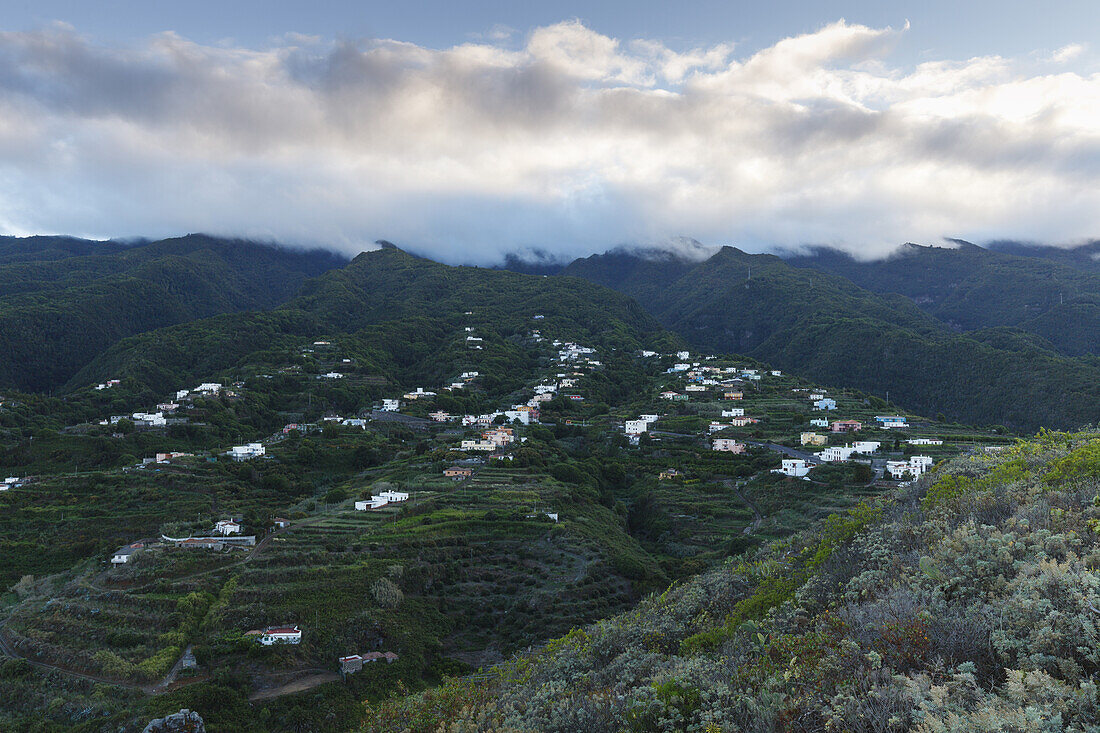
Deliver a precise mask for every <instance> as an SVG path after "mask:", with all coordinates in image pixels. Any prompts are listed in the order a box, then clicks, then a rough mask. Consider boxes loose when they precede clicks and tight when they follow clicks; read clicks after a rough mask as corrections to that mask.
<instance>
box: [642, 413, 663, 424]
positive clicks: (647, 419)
mask: <svg viewBox="0 0 1100 733" xmlns="http://www.w3.org/2000/svg"><path fill="white" fill-rule="evenodd" d="M638 419H639V420H642V421H643V422H646V423H651V422H657V420H659V419H660V415H652V414H650V415H638Z"/></svg>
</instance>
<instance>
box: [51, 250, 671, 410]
mask: <svg viewBox="0 0 1100 733" xmlns="http://www.w3.org/2000/svg"><path fill="white" fill-rule="evenodd" d="M467 328H468V329H470V331H465V330H464V329H467ZM537 329H542V330H544V331H546V332H547V333H550V332H554V333H560V334H567V335H568V338H571V339H574V340H578V341H585V342H586V343H588V342H590V343H592V344H594V345H597V346H600V347H601V348H604V349H637V348H639V347H641V346H642V345H643V344H649V345H653V344H663V345H667V346H674V345H675V344H676V340H675V339H674V338H673V337H671V336H670V335H669V334H668V333H667V332H665V331H664V329H663V328H661V326H660V324H658V323H657V321H656V320H655V319H654V318H653V317H652V316H651V315H649V314H648V313H647V312H646V311H645V310H644V309H643V308H642V307H641V306H640V305H638V304H637V303H636V302H635V301H633V300H631V299H630V298H628V297H625V296H623V295H621V294H619V293H617V292H615V291H613V290H611V289H609V288H604V287H601V286H599V285H595V284H593V283H590V282H588V281H586V280H583V279H580V278H571V277H541V276H536V275H523V274H518V273H514V272H507V271H503V270H492V269H483V268H478V267H452V266H448V265H443V264H440V263H437V262H433V261H431V260H426V259H422V258H419V257H416V256H413V255H411V254H408V253H406V252H403V251H401V250H399V249H397V248H395V247H383V248H382V249H379V250H375V251H372V252H364V253H362V254H360V255H359V256H357V257H356V258H355V259H354V260H352V261H351V262H350V263H348V264H347V265H346V266H345V267H342V268H338V269H334V270H331V271H329V272H326V273H325V274H323V275H321V276H319V277H317V278H313V279H311V280H308V281H306V282H305V284H304V285H303V286H302V289H301V291H300V293H299V294H298V295H297V296H296V297H294V298H292V299H290V300H289V301H287V302H286V303H284V304H283V305H281V306H279V307H278V308H275V309H273V310H270V311H249V312H245V313H234V314H225V315H220V316H215V317H212V318H208V319H199V320H194V321H191V322H188V323H185V324H180V325H177V326H172V327H167V328H162V329H157V330H154V331H150V332H148V333H144V334H141V335H138V336H134V337H131V338H128V339H124V340H121V341H119V342H118V343H117V344H115V345H114V346H112V347H111V348H110V349H108V350H107V351H105V352H104V353H103V354H101V355H100V356H98V357H97V358H96V359H94V360H93V361H92V362H91V363H89V364H88V365H87V366H86V367H85V368H84V369H82V370H81V371H80V372H79V373H78V374H77V375H76V376H75V377H74V378H73V379H72V380H71V381H70V383H69V384H68V388H69V389H75V388H78V387H80V386H85V385H87V384H89V383H92V382H96V381H102V380H104V379H108V378H112V377H115V378H122V379H132V380H133V381H134V383H135V385H137V386H138V388H140V389H147V390H151V391H153V392H156V393H161V392H164V391H167V390H170V389H175V388H177V385H179V384H182V383H187V382H188V381H193V380H194V379H202V378H204V376H205V375H209V374H212V373H215V372H218V371H221V370H224V369H228V368H230V367H233V366H236V365H238V364H240V363H242V361H245V360H248V359H250V358H263V355H264V352H266V351H273V350H278V349H280V348H282V349H286V348H292V347H293V348H296V347H297V345H299V344H300V343H301V341H302V339H303V338H309V339H319V338H322V337H325V338H328V337H335V336H342V337H343V341H344V343H345V348H350V349H352V350H353V351H354V352H355V353H356V354H357V356H358V358H359V359H360V360H361V361H362V362H364V363H368V362H369V363H371V364H373V365H374V366H375V367H376V368H377V370H378V371H379V372H382V373H388V374H391V375H397V374H398V373H400V375H401V377H400V378H401V380H402V381H404V380H410V381H412V383H414V384H415V383H417V380H424V381H429V380H438V379H442V378H444V377H446V376H447V375H448V374H453V373H454V369H456V368H458V371H463V369H462V368H461V365H462V363H465V362H466V361H468V360H469V355H470V348H469V345H468V343H467V342H466V341H465V337H466V336H467V335H472V334H475V333H476V336H474V338H479V339H484V340H485V342H486V343H485V344H484V347H483V349H485V350H488V351H487V353H485V354H479V355H478V357H479V360H482V361H486V360H487V359H488V357H489V355H490V354H497V355H499V356H500V359H501V362H500V363H499V364H495V365H493V369H492V372H493V374H492V376H491V377H490V378H489V379H488V380H483V381H488V383H489V384H490V385H492V384H493V383H494V381H497V380H499V381H500V382H502V383H507V382H508V381H509V368H508V364H509V363H510V360H512V359H518V358H519V350H518V343H519V342H520V341H522V340H523V339H525V338H527V336H528V334H529V332H530V331H532V330H537ZM395 378H396V376H395Z"/></svg>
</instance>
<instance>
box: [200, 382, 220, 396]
mask: <svg viewBox="0 0 1100 733" xmlns="http://www.w3.org/2000/svg"><path fill="white" fill-rule="evenodd" d="M194 391H195V392H198V393H199V394H217V393H218V392H221V391H222V386H221V385H220V384H218V383H217V382H203V383H202V384H200V385H199V386H198V387H195V390H194Z"/></svg>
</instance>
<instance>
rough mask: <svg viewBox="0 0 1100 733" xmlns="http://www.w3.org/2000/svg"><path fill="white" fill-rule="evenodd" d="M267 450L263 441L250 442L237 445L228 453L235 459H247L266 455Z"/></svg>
mask: <svg viewBox="0 0 1100 733" xmlns="http://www.w3.org/2000/svg"><path fill="white" fill-rule="evenodd" d="M266 452H267V450H266V449H265V448H264V446H263V444H262V443H249V444H248V445H235V446H233V447H232V448H230V449H229V452H228V453H226V455H228V456H229V457H230V458H232V459H233V460H234V461H247V460H250V459H252V458H257V457H259V456H262V455H264V454H265V453H266Z"/></svg>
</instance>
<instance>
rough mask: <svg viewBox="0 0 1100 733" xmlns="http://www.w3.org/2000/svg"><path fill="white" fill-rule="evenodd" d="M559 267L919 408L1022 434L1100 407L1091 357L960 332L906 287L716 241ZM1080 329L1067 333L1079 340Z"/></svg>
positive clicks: (723, 337)
mask: <svg viewBox="0 0 1100 733" xmlns="http://www.w3.org/2000/svg"><path fill="white" fill-rule="evenodd" d="M823 269H824V268H823ZM563 274H564V275H576V276H580V277H586V278H589V279H592V280H594V281H596V282H600V283H601V284H604V285H608V286H609V287H613V288H616V289H618V290H620V291H621V292H623V293H626V294H627V295H631V296H632V297H635V298H637V299H638V300H639V301H640V302H642V303H644V304H645V306H646V308H647V309H648V310H649V311H650V312H651V313H653V314H654V315H655V316H656V317H657V318H658V320H660V321H661V323H663V324H664V325H665V326H666V327H668V328H670V329H671V330H673V331H674V332H676V333H678V334H679V335H681V336H682V337H683V338H684V339H685V340H686V341H688V342H689V343H691V344H693V345H695V346H696V347H697V348H700V349H704V350H707V351H724V352H737V353H743V354H746V355H749V356H752V357H754V358H758V359H761V360H763V361H767V362H769V363H772V364H774V365H776V366H778V367H782V368H784V369H787V370H790V371H793V372H796V373H800V374H803V375H806V376H808V377H812V378H814V379H817V380H819V381H822V382H825V383H828V384H835V385H845V386H851V387H856V388H858V389H863V390H865V391H868V392H872V393H875V394H878V395H886V394H887V393H889V396H890V398H891V399H892V400H894V401H896V402H898V403H899V404H903V405H906V406H907V407H910V408H911V409H914V410H917V411H920V412H925V413H927V414H936V413H941V412H942V413H944V414H945V415H948V416H951V417H952V418H954V419H959V420H962V421H965V422H970V423H980V424H990V423H1001V424H1003V425H1007V426H1010V427H1013V428H1015V429H1021V430H1032V429H1035V428H1038V427H1039V426H1044V425H1045V426H1051V427H1066V426H1074V427H1076V426H1080V425H1084V424H1088V423H1091V422H1092V421H1094V420H1095V419H1096V418H1095V416H1096V414H1097V413H1098V411H1100V387H1098V385H1097V381H1096V380H1097V378H1100V361H1098V360H1097V359H1096V358H1095V357H1092V356H1081V357H1073V356H1068V355H1066V354H1064V353H1061V352H1060V350H1059V348H1058V347H1057V346H1056V345H1055V344H1054V343H1052V342H1050V341H1048V340H1046V339H1044V338H1040V337H1039V335H1037V334H1035V333H1029V332H1027V331H1025V330H1023V329H1022V328H1007V327H998V328H996V329H993V330H990V329H979V330H975V331H971V332H968V333H967V334H959V333H958V332H957V331H956V329H953V328H951V327H950V326H949V325H948V324H947V323H945V322H944V321H942V320H940V319H938V318H936V317H935V316H933V315H931V314H929V313H927V312H926V311H925V310H923V309H922V308H921V307H919V306H918V304H917V302H916V301H915V300H914V299H913V298H911V297H907V296H906V295H904V294H897V293H875V292H872V291H871V290H869V289H864V288H861V287H859V286H858V284H856V283H854V282H852V280H850V279H848V278H846V277H842V276H840V275H837V274H832V273H829V272H824V271H821V270H818V269H811V268H808V267H795V266H793V265H792V264H791V263H789V262H785V261H784V260H782V259H781V258H779V257H776V256H774V255H750V254H746V253H745V252H742V251H740V250H737V249H735V248H732V247H724V248H722V250H720V251H719V252H718V253H716V254H715V255H714V256H712V257H710V258H708V259H707V260H705V261H703V262H701V263H691V262H688V261H685V260H682V259H681V260H678V259H675V258H672V259H667V258H666V259H654V258H652V257H646V256H639V255H631V254H629V253H624V252H612V253H609V254H607V255H596V256H593V257H589V258H585V259H581V260H577V261H575V262H573V263H571V264H570V265H569V266H568V267H566V268H565V270H563ZM945 299H946V296H945ZM1087 333H1088V329H1082V331H1081V332H1080V333H1078V335H1077V336H1076V338H1079V339H1081V340H1083V341H1088V339H1089V338H1090V337H1089V336H1088V335H1087ZM1065 338H1069V337H1068V336H1067V337H1065Z"/></svg>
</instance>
